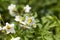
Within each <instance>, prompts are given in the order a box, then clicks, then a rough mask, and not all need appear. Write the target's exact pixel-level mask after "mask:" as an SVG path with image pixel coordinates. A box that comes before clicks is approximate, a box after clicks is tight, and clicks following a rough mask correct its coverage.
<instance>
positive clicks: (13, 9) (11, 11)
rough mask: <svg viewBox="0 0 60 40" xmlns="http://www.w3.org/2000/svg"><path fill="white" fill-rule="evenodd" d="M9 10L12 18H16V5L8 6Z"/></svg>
mask: <svg viewBox="0 0 60 40" xmlns="http://www.w3.org/2000/svg"><path fill="white" fill-rule="evenodd" d="M8 10H9V13H10V15H11V16H16V13H15V12H14V11H16V5H14V4H11V5H10V6H8Z"/></svg>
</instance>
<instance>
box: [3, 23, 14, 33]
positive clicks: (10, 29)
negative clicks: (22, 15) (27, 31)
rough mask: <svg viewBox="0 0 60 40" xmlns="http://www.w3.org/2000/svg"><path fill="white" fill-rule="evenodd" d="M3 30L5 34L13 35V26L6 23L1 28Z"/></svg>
mask: <svg viewBox="0 0 60 40" xmlns="http://www.w3.org/2000/svg"><path fill="white" fill-rule="evenodd" d="M3 30H6V32H7V34H9V33H15V30H14V24H9V23H6V26H4V27H3Z"/></svg>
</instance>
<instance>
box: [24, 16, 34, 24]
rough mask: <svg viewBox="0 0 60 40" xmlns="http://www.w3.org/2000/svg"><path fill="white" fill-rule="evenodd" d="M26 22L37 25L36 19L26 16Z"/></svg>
mask: <svg viewBox="0 0 60 40" xmlns="http://www.w3.org/2000/svg"><path fill="white" fill-rule="evenodd" d="M25 22H26V23H27V24H28V25H34V24H35V19H34V17H28V16H26V19H25Z"/></svg>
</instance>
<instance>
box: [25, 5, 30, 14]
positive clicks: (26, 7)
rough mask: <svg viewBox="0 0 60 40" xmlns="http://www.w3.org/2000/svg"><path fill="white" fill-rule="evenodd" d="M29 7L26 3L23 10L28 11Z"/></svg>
mask: <svg viewBox="0 0 60 40" xmlns="http://www.w3.org/2000/svg"><path fill="white" fill-rule="evenodd" d="M30 9H31V7H29V5H26V6H25V7H24V10H25V12H27V13H28V12H30Z"/></svg>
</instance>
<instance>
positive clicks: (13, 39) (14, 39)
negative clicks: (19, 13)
mask: <svg viewBox="0 0 60 40" xmlns="http://www.w3.org/2000/svg"><path fill="white" fill-rule="evenodd" d="M11 40H20V37H16V38H12V39H11Z"/></svg>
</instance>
